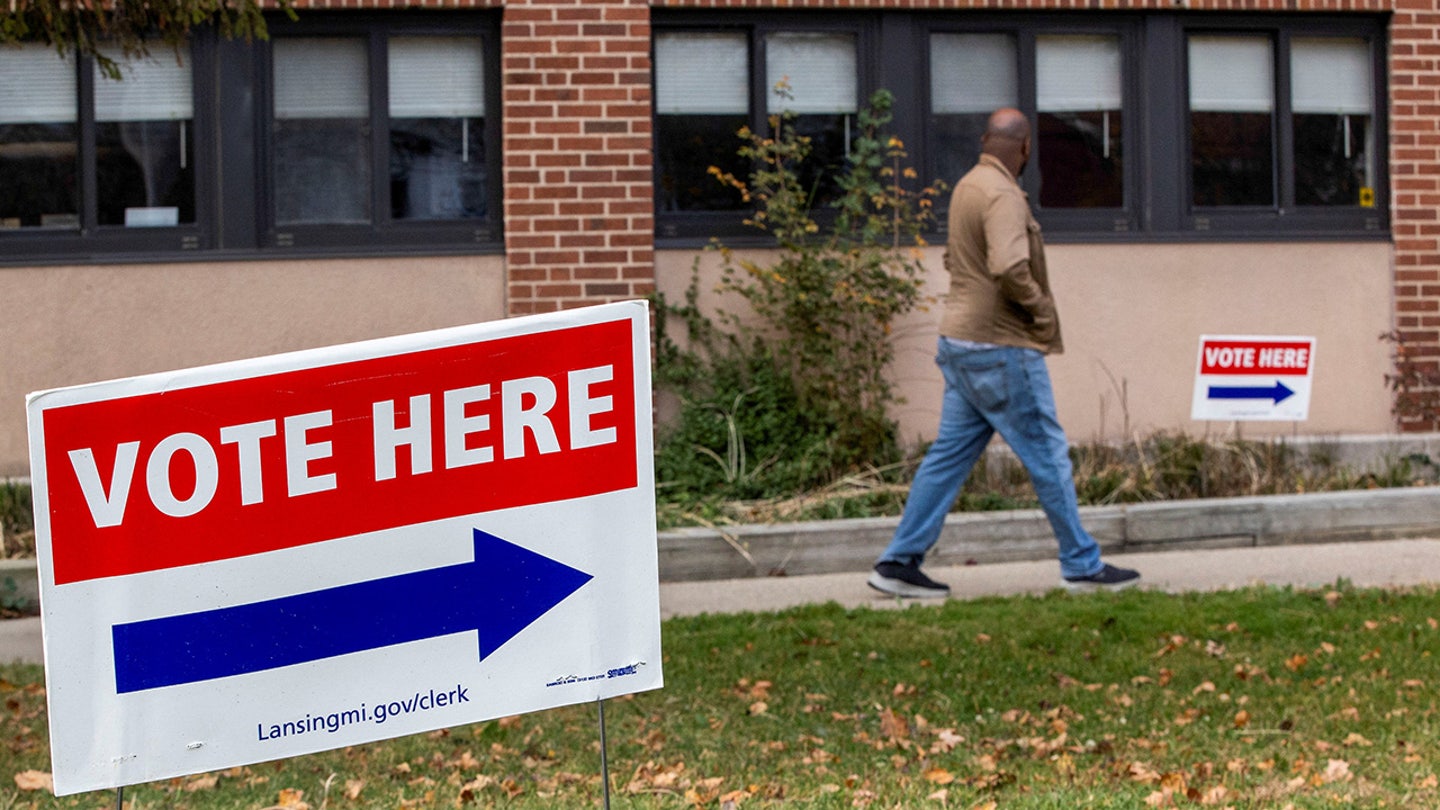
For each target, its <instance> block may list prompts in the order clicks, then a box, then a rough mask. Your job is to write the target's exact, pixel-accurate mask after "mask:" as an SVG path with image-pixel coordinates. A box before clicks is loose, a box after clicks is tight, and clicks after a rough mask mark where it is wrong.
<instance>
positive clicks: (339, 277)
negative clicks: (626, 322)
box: [0, 256, 506, 476]
mask: <svg viewBox="0 0 1440 810" xmlns="http://www.w3.org/2000/svg"><path fill="white" fill-rule="evenodd" d="M0 302H3V304H4V308H3V312H0V347H3V349H0V351H3V360H0V476H6V475H23V474H25V473H26V472H27V471H28V469H29V463H28V456H29V451H28V449H27V444H26V443H27V439H26V430H25V396H26V394H28V393H30V392H32V391H38V390H43V389H47V388H56V387H60V386H67V385H76V384H80V383H87V382H95V381H98V380H106V379H113V378H116V377H128V376H133V375H136V374H145V373H149V372H155V371H165V370H169V369H176V368H187V367H190V366H196V365H204V364H207V363H215V362H221V361H225V360H236V359H241V358H246V357H258V356H261V355H267V354H275V353H278V352H285V351H292V350H296V349H306V348H314V347H317V346H327V345H332V344H336V343H346V342H350V341H355V340H363V339H367V338H374V337H383V336H387V335H396V334H404V333H408V332H419V331H424V330H427V329H435V328H440V327H445V326H456V325H460V324H465V323H474V322H478V321H487V320H494V319H497V318H501V317H504V315H505V311H506V310H505V260H504V257H501V256H457V257H443V258H419V259H416V258H395V259H335V260H323V261H304V260H294V261H263V262H262V261H257V262H206V263H202V264H155V265H103V266H75V267H68V266H67V267H33V268H31V267H24V268H19V267H9V268H0Z"/></svg>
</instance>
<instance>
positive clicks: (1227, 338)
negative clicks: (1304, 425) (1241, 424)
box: [1190, 335, 1315, 422]
mask: <svg viewBox="0 0 1440 810" xmlns="http://www.w3.org/2000/svg"><path fill="white" fill-rule="evenodd" d="M1314 362H1315V338H1313V337H1271V336H1259V335H1204V336H1202V337H1201V338H1200V353H1199V357H1198V358H1197V360H1196V371H1195V392H1194V397H1193V399H1192V401H1191V407H1190V418H1191V419H1211V420H1224V421H1232V420H1233V421H1295V422H1301V421H1304V420H1305V419H1306V418H1307V417H1308V416H1309V413H1310V380H1311V376H1312V374H1311V372H1312V371H1313V369H1314Z"/></svg>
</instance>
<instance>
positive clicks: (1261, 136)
mask: <svg viewBox="0 0 1440 810" xmlns="http://www.w3.org/2000/svg"><path fill="white" fill-rule="evenodd" d="M1189 44H1190V48H1189V65H1190V180H1191V187H1192V200H1193V202H1194V204H1195V205H1200V206H1205V205H1273V204H1274V202H1275V183H1274V179H1273V178H1274V147H1273V136H1272V134H1271V133H1272V131H1273V129H1274V122H1273V118H1274V111H1275V79H1274V75H1275V74H1274V59H1273V56H1272V46H1271V43H1270V40H1269V39H1268V38H1265V37H1222V36H1192V37H1190V43H1189Z"/></svg>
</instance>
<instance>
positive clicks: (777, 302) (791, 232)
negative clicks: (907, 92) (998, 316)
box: [713, 86, 939, 465]
mask: <svg viewBox="0 0 1440 810" xmlns="http://www.w3.org/2000/svg"><path fill="white" fill-rule="evenodd" d="M778 92H780V93H781V94H782V95H783V94H784V93H785V88H784V87H783V86H782V87H781V88H779V89H778ZM893 101H894V99H893V96H892V95H891V94H890V92H889V91H886V90H880V91H877V92H876V93H875V94H874V95H873V96H871V98H870V103H869V106H868V107H866V108H865V109H863V110H861V111H860V112H859V114H858V116H857V121H858V123H859V134H858V135H857V137H855V139H854V140H853V142H852V143H851V145H850V154H849V156H848V157H847V160H846V166H845V171H844V172H843V173H841V174H840V176H839V177H838V178H836V185H837V186H838V187H839V195H838V197H837V198H836V199H835V200H833V201H831V202H830V204H829V207H830V208H831V209H832V210H833V219H832V218H830V217H823V218H822V216H821V215H820V214H819V213H818V212H817V211H816V210H815V209H814V207H813V205H812V203H813V200H812V192H811V190H809V189H806V188H803V187H802V186H801V185H800V177H801V173H800V171H799V169H800V166H801V164H803V163H804V161H805V160H806V159H808V158H809V157H810V152H811V144H810V139H809V138H807V137H805V136H802V135H800V134H799V133H798V132H797V130H796V127H795V122H796V115H795V114H794V113H793V112H785V113H781V114H776V115H772V116H771V117H770V127H771V130H772V133H773V134H772V135H771V136H768V137H767V136H763V135H759V134H757V133H754V132H750V131H748V130H744V131H742V132H741V137H742V139H743V140H744V145H743V146H742V147H741V148H740V154H741V155H742V156H743V157H745V158H748V159H749V160H750V161H751V162H752V164H753V165H754V167H755V168H754V169H753V170H752V172H751V174H750V177H749V179H748V181H746V180H740V179H739V178H736V177H735V176H734V175H731V174H727V173H724V172H720V171H719V170H718V169H716V170H713V171H714V173H715V175H716V176H717V177H718V178H719V179H720V180H721V181H722V182H724V183H727V184H729V185H731V186H733V187H735V188H736V189H738V190H739V191H740V192H741V195H742V197H743V198H744V199H746V200H749V201H751V202H753V203H754V204H755V213H754V215H753V216H751V217H750V218H749V219H748V220H747V223H748V224H750V225H752V226H754V227H755V228H756V229H758V230H761V231H764V232H766V233H768V234H770V235H772V236H773V237H774V238H775V241H776V245H777V248H778V251H779V255H778V257H777V258H775V259H774V260H773V261H769V262H757V261H753V260H748V259H739V258H737V257H736V255H735V253H734V252H733V251H732V250H731V249H729V248H727V247H726V246H724V245H723V244H721V243H719V242H718V241H717V242H716V243H715V246H716V248H717V249H718V250H720V251H721V254H722V257H723V261H724V265H723V266H724V276H723V279H722V282H721V289H722V290H723V291H725V292H729V293H734V294H736V295H739V296H740V297H741V298H743V299H744V300H745V301H746V303H748V304H749V306H750V308H751V309H752V310H753V311H754V313H755V314H756V315H757V316H758V317H759V318H760V321H761V323H762V324H763V327H762V328H761V329H760V330H759V332H758V333H757V334H756V335H755V338H754V339H756V340H758V341H761V342H766V343H768V344H769V345H770V346H771V347H772V352H771V353H772V354H773V355H774V356H775V357H776V358H778V359H779V360H780V361H781V362H782V363H783V364H784V366H785V368H786V370H787V371H788V374H789V376H790V377H791V378H792V379H793V380H794V382H795V387H796V395H797V397H798V398H799V402H800V406H801V407H802V408H804V409H806V410H807V411H809V412H811V413H814V414H816V415H818V416H819V417H821V418H820V420H819V421H820V423H821V424H823V425H825V426H827V427H828V428H829V429H830V430H831V431H832V439H833V444H834V445H835V460H836V462H837V463H839V464H841V465H850V464H854V463H861V462H864V461H868V460H873V459H874V458H875V457H876V456H877V455H878V454H883V453H884V452H885V451H886V450H887V449H888V448H889V447H890V446H891V445H892V444H893V442H894V435H893V434H894V425H893V423H892V422H891V420H890V418H889V414H888V408H889V406H890V405H891V404H893V403H894V402H895V401H896V396H895V393H894V388H893V386H892V385H891V384H890V381H889V379H888V378H887V377H886V370H887V368H888V366H889V365H890V362H891V361H892V360H893V359H894V355H895V350H894V344H893V342H892V340H891V337H892V332H893V326H894V323H895V321H896V319H897V318H899V317H900V316H901V315H903V314H905V313H906V312H908V311H909V310H911V309H912V308H914V307H915V305H916V304H917V303H918V302H919V301H920V297H921V290H920V288H921V284H922V283H923V275H924V272H925V269H924V266H923V265H922V263H921V254H920V248H921V247H923V246H924V244H925V240H924V237H923V232H924V230H925V228H926V226H927V225H928V224H929V222H930V219H931V214H932V211H933V205H932V203H933V198H934V197H935V195H937V194H938V193H939V190H938V188H935V187H928V188H924V189H920V190H918V191H917V190H911V189H910V188H907V184H908V183H913V181H914V180H915V177H916V175H915V172H914V170H913V169H909V168H906V167H905V166H904V165H903V162H904V160H905V158H906V157H907V156H908V155H907V153H906V152H905V146H904V144H903V143H901V141H900V140H899V139H898V138H896V137H894V136H892V135H888V134H886V132H885V128H886V126H887V125H888V124H889V123H890V121H891V118H892V115H891V107H892V104H893ZM827 213H829V212H827ZM728 320H729V321H730V323H731V324H732V325H735V326H737V327H739V325H740V324H741V323H742V320H741V319H740V318H738V317H733V316H732V317H729V318H728ZM740 328H743V327H740Z"/></svg>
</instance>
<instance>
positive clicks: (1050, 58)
mask: <svg viewBox="0 0 1440 810" xmlns="http://www.w3.org/2000/svg"><path fill="white" fill-rule="evenodd" d="M1120 88H1121V69H1120V40H1119V38H1117V37H1109V36H1046V37H1036V38H1035V95H1036V107H1037V108H1038V109H1039V111H1040V112H1087V111H1092V110H1118V109H1120V104H1121V90H1120Z"/></svg>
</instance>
